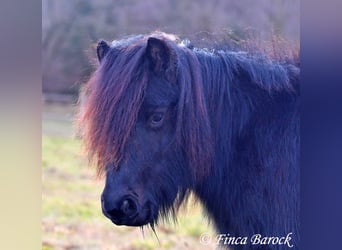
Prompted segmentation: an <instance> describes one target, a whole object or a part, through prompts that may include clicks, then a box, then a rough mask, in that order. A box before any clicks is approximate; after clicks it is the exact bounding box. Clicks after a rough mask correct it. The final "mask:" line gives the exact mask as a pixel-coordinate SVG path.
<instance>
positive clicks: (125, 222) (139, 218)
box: [110, 205, 158, 227]
mask: <svg viewBox="0 0 342 250" xmlns="http://www.w3.org/2000/svg"><path fill="white" fill-rule="evenodd" d="M156 211H157V210H156V209H155V208H154V207H153V206H152V205H147V206H145V207H144V208H143V209H142V210H141V211H140V212H137V213H135V214H134V215H131V216H130V217H128V218H124V219H120V220H118V219H114V218H111V219H110V220H111V221H112V222H113V223H114V224H115V225H117V226H131V227H141V226H145V225H147V224H151V223H152V224H153V223H154V221H155V220H156V219H157V217H158V216H157V215H158V213H157V212H156Z"/></svg>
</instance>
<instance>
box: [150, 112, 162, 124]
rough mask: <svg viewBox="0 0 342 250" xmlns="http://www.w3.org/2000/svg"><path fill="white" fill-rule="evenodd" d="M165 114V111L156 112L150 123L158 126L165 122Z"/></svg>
mask: <svg viewBox="0 0 342 250" xmlns="http://www.w3.org/2000/svg"><path fill="white" fill-rule="evenodd" d="M163 121H164V114H163V113H160V112H158V113H154V114H152V115H151V117H150V125H151V127H153V128H158V127H160V126H161V125H162V124H163Z"/></svg>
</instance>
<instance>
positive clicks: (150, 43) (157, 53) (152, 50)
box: [146, 37, 172, 73]
mask: <svg viewBox="0 0 342 250" xmlns="http://www.w3.org/2000/svg"><path fill="white" fill-rule="evenodd" d="M171 54H172V53H171V49H170V48H169V46H168V44H167V43H166V42H165V41H163V40H160V39H158V38H155V37H150V38H149V39H148V40H147V48H146V56H147V58H148V60H149V62H150V65H151V68H152V70H153V71H154V72H155V73H162V72H165V71H166V70H168V69H169V68H170V62H171V57H172V56H171Z"/></svg>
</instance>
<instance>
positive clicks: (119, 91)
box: [79, 33, 213, 226]
mask: <svg viewBox="0 0 342 250" xmlns="http://www.w3.org/2000/svg"><path fill="white" fill-rule="evenodd" d="M97 56H98V60H99V63H100V65H99V67H98V69H97V70H96V72H95V73H94V74H93V76H92V78H91V79H90V81H89V82H88V83H87V85H86V88H85V91H86V92H85V93H86V96H87V98H86V103H85V105H84V107H83V109H82V112H81V116H80V120H79V125H80V128H81V133H82V138H83V140H84V142H85V146H86V150H87V153H88V155H89V157H90V160H91V161H92V162H93V163H95V164H96V166H97V169H98V173H99V174H100V175H105V176H106V183H105V187H104V190H103V193H102V196H101V202H102V210H103V213H104V215H105V216H107V217H108V218H109V219H110V220H111V221H112V222H113V223H115V224H117V225H129V226H142V225H145V224H150V225H152V226H153V224H154V223H156V222H157V221H158V219H159V218H160V217H168V216H169V215H172V216H174V215H175V209H177V208H178V207H179V205H180V204H181V202H182V201H183V200H184V198H185V197H187V194H188V193H189V191H190V190H191V189H192V188H194V186H195V185H198V184H199V183H200V182H201V180H203V178H205V176H206V175H207V174H208V172H209V170H210V167H211V165H212V163H211V160H212V151H213V149H212V135H211V134H212V132H211V127H210V123H209V118H208V113H207V108H206V103H205V98H204V92H203V85H202V78H201V68H200V64H199V62H198V59H197V57H196V56H195V54H194V52H193V51H192V49H191V48H190V47H187V46H185V45H184V44H181V43H179V40H178V39H177V38H175V37H173V36H169V35H166V34H164V33H156V34H153V35H149V36H136V37H132V38H129V39H125V40H121V41H115V42H113V43H112V44H108V43H107V42H105V41H100V42H99V43H98V46H97Z"/></svg>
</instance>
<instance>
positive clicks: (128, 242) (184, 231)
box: [42, 104, 215, 250]
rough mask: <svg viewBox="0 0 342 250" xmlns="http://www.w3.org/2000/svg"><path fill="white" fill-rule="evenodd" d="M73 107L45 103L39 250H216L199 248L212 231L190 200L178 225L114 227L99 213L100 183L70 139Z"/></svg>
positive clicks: (77, 147)
mask: <svg viewBox="0 0 342 250" xmlns="http://www.w3.org/2000/svg"><path fill="white" fill-rule="evenodd" d="M74 113H75V109H74V107H73V106H72V105H61V104H59V105H57V104H45V105H44V108H43V124H42V128H43V135H42V168H43V170H42V182H43V184H42V190H43V191H42V214H43V217H42V234H43V235H42V249H43V250H51V249H68V250H76V249H91V250H95V249H101V250H102V249H120V250H121V249H125V250H133V249H136V250H139V249H180V250H182V249H215V245H214V244H213V243H212V244H210V245H201V244H200V240H199V238H200V235H201V234H202V233H209V234H211V235H213V230H212V228H211V226H210V225H208V222H207V220H206V219H205V218H204V216H203V213H202V209H201V207H200V206H199V205H198V204H196V205H195V204H194V203H193V202H191V201H190V202H189V203H188V204H187V205H186V206H184V207H183V208H182V209H181V210H180V211H179V214H178V223H177V224H175V223H173V222H170V223H164V224H163V225H160V226H158V227H157V228H156V233H157V235H158V238H159V241H158V239H157V237H156V236H155V235H154V234H153V232H152V231H151V230H150V229H149V228H147V227H146V228H145V229H144V231H141V229H140V228H132V227H124V226H121V227H118V226H115V225H114V224H112V223H111V222H110V221H109V220H108V219H106V218H105V217H104V216H103V215H102V213H101V206H100V201H99V199H100V194H101V192H102V188H103V180H97V179H96V178H95V171H94V169H90V168H89V167H87V162H86V160H85V159H84V157H82V156H81V154H80V152H81V144H80V141H79V140H78V139H75V138H73V126H72V121H73V117H74Z"/></svg>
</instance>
